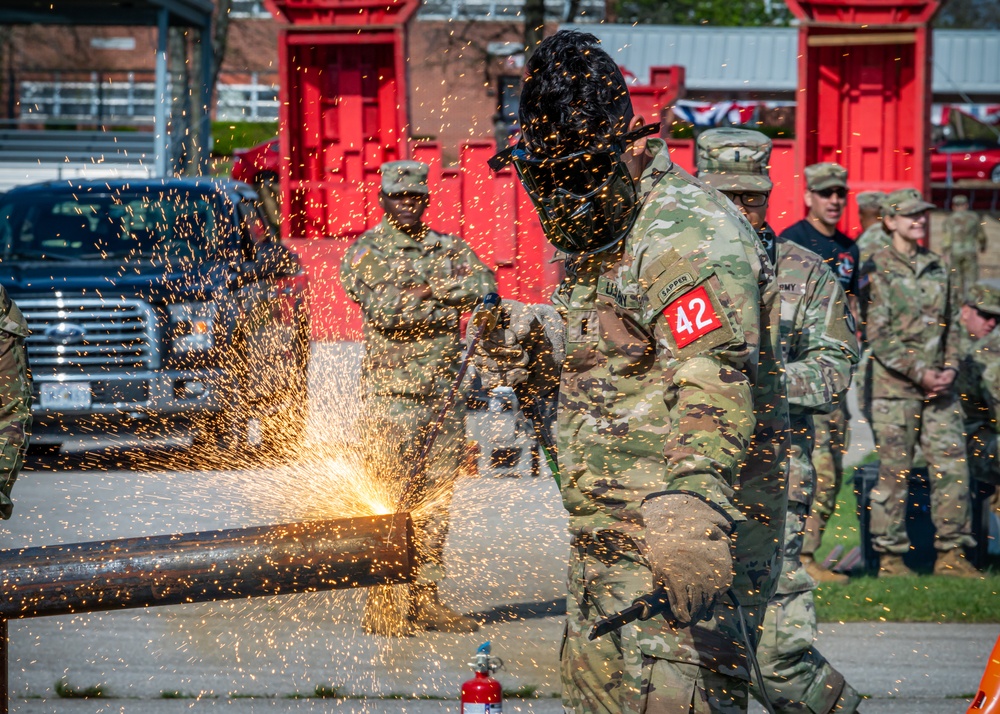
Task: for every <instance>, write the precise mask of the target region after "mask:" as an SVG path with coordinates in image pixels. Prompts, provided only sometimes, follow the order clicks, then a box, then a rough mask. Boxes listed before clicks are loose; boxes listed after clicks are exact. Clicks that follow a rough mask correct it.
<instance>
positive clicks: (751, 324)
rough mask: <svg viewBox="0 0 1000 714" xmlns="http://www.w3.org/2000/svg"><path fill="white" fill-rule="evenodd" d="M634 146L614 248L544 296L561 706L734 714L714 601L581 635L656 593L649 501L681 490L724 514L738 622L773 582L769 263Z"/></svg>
mask: <svg viewBox="0 0 1000 714" xmlns="http://www.w3.org/2000/svg"><path fill="white" fill-rule="evenodd" d="M649 150H650V151H652V152H653V153H654V158H653V161H652V163H651V165H649V166H648V167H647V170H646V172H645V173H644V175H643V181H642V189H643V192H644V194H645V203H644V205H643V207H642V208H641V210H640V213H639V216H638V218H637V220H636V223H635V225H634V227H633V229H632V230H631V232H630V233H629V235H628V237H626V238H625V240H624V241H623V242H622V243H620V244H618V245H617V246H616V247H615V248H613V249H610V250H608V251H605V252H603V253H598V254H595V255H592V256H589V257H585V258H575V259H571V260H569V261H567V278H566V280H565V281H564V282H563V283H562V284H561V285H560V286H559V288H558V289H557V291H556V293H555V295H554V297H553V302H554V303H555V305H556V307H557V309H558V310H559V311H560V313H561V314H562V315H563V316H564V318H565V320H566V359H565V361H564V363H563V371H562V376H561V382H560V387H559V410H558V445H559V467H560V474H561V490H562V497H563V504H564V505H565V507H566V509H567V510H568V511H569V514H570V516H569V528H570V532H571V534H572V536H573V541H572V543H573V545H572V548H571V552H570V566H569V590H570V596H569V598H568V599H567V613H568V617H567V634H566V638H565V641H564V645H563V651H562V655H561V667H562V678H563V704H564V707H565V709H566V710H567V711H568V712H574V713H575V714H590V713H591V712H615V713H617V712H630V713H635V714H638V713H639V712H642V711H665V710H667V709H669V710H671V711H672V710H674V709H676V708H677V706H678V704H681V705H682V706H683V707H684V710H685V711H688V707H691V709H690V710H691V711H698V712H702V711H713V712H743V711H745V710H746V707H747V701H748V700H747V684H748V682H749V679H750V673H749V669H748V666H747V661H746V658H745V656H744V652H743V644H742V638H741V637H740V635H739V633H738V629H737V628H738V618H737V613H736V609H735V607H734V606H733V605H731V604H730V603H729V602H728V601H726V600H722V601H721V602H720V603H719V604H718V605H717V606H716V607H715V614H714V617H713V618H712V619H710V620H707V621H702V622H698V623H696V624H694V625H692V626H690V627H675V626H672V623H671V621H670V620H668V619H666V618H664V617H663V616H656V617H653V618H652V619H650V620H647V621H636V622H634V623H632V624H629V625H626V626H625V627H623V628H622V629H621V630H620V631H619V632H616V633H613V634H611V635H608V636H605V637H601V638H598V639H597V640H596V641H589V640H588V638H587V634H588V632H589V631H590V629H591V627H592V625H593V624H594V622H595V620H596V619H597V618H599V617H602V616H604V615H606V614H609V613H612V612H617V611H619V610H621V609H623V608H625V607H627V606H628V605H630V604H631V602H632V600H633V599H634V598H636V597H638V596H640V595H643V594H645V593H649V592H651V591H652V590H653V589H654V582H653V574H652V572H651V571H650V569H649V566H648V565H647V563H646V561H645V559H644V558H643V557H642V555H641V554H640V548H642V547H643V545H642V544H643V534H644V531H643V527H642V523H643V521H642V517H641V514H640V505H641V504H642V503H643V500H644V499H646V498H647V497H649V496H653V495H658V494H661V493H662V492H665V491H666V492H687V493H690V494H696V495H697V496H698V497H700V498H702V499H705V500H707V501H708V502H709V503H711V504H715V506H717V508H719V509H722V510H723V511H724V512H725V513H726V514H727V515H728V516H729V517H730V518H731V519H733V521H734V522H735V530H734V540H735V546H734V567H735V578H734V581H733V585H732V588H731V592H732V593H734V594H735V595H736V596H737V597H738V599H739V601H740V603H741V604H742V607H743V608H744V609H745V610H746V611H747V614H748V616H749V618H750V623H751V627H754V626H755V624H756V623H758V622H759V620H758V618H759V616H760V613H761V611H762V609H763V607H764V605H765V604H766V603H767V601H768V599H769V598H770V596H771V595H772V594H773V592H774V589H775V587H776V584H777V578H778V575H779V567H780V562H779V558H780V551H779V548H778V545H779V541H780V538H781V530H782V528H783V523H784V512H785V509H786V505H787V501H786V495H785V433H786V430H787V409H786V405H785V398H784V393H783V387H782V384H781V378H780V362H779V360H780V354H779V353H780V344H779V334H778V314H777V310H778V307H779V306H778V300H777V290H776V287H777V286H776V285H775V283H774V281H773V269H772V267H771V264H770V262H769V260H768V258H767V256H766V254H765V253H764V251H763V246H762V245H761V244H760V241H759V240H757V239H756V238H755V236H754V234H753V231H752V229H751V228H750V226H749V224H747V222H746V219H745V218H743V216H742V215H740V214H739V213H738V212H737V211H735V209H734V208H733V207H732V205H731V204H729V203H728V202H727V201H725V199H723V198H722V197H721V196H719V195H718V194H717V193H715V192H714V191H713V190H712V189H709V188H707V187H705V186H703V185H701V184H699V183H698V182H697V181H696V180H694V179H692V178H691V177H690V176H688V175H687V174H686V173H685V172H684V171H683V170H681V169H679V168H678V167H676V166H675V165H673V163H672V162H671V161H670V158H669V154H668V153H667V151H666V148H665V145H664V143H663V142H662V141H660V140H650V141H649ZM689 313H690V314H689ZM754 409H756V410H757V411H756V414H755V412H754Z"/></svg>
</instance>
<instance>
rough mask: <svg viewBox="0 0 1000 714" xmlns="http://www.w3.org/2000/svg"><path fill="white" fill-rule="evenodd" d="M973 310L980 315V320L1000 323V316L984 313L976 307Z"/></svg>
mask: <svg viewBox="0 0 1000 714" xmlns="http://www.w3.org/2000/svg"><path fill="white" fill-rule="evenodd" d="M973 309H974V310H975V311H976V314H977V315H979V319H980V320H987V321H989V320H993V321H994V322H996V321H1000V315H997V314H995V313H992V312H983V311H982V310H980V309H979V308H978V307H974V308H973Z"/></svg>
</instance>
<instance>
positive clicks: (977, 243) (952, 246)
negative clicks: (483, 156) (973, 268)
mask: <svg viewBox="0 0 1000 714" xmlns="http://www.w3.org/2000/svg"><path fill="white" fill-rule="evenodd" d="M984 250H986V231H984V230H983V223H982V221H981V220H980V218H979V214H978V213H976V212H975V211H969V210H962V211H952V212H951V213H950V214H949V215H948V216H947V217H946V218H945V219H944V225H943V227H942V232H941V252H942V253H943V254H944V255H947V256H953V255H963V256H964V255H975V254H976V252H977V251H984Z"/></svg>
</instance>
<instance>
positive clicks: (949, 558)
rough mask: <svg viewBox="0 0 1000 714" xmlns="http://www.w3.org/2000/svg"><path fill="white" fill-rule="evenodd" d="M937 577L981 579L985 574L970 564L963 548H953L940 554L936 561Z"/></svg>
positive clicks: (935, 570)
mask: <svg viewBox="0 0 1000 714" xmlns="http://www.w3.org/2000/svg"><path fill="white" fill-rule="evenodd" d="M934 574H935V575H950V576H951V577H954V578H981V577H983V574H982V573H980V572H979V571H978V570H976V569H975V568H974V567H973V565H972V563H970V562H969V561H968V560H967V559H966V557H965V553H963V552H962V549H961V548H952V549H951V550H946V551H944V552H941V553H938V557H937V560H936V561H934Z"/></svg>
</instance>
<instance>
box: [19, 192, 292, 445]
mask: <svg viewBox="0 0 1000 714" xmlns="http://www.w3.org/2000/svg"><path fill="white" fill-rule="evenodd" d="M0 283H2V284H3V285H4V287H5V288H6V289H7V292H8V293H9V294H10V296H11V297H12V298H13V299H14V301H15V302H16V303H17V304H18V306H19V307H20V308H21V311H22V312H23V313H24V315H25V317H26V319H27V321H28V326H29V327H30V329H31V335H30V337H29V338H28V341H27V346H28V359H29V362H30V366H31V370H32V375H33V378H34V392H35V395H34V396H35V400H34V407H33V413H34V422H35V423H34V430H33V432H34V433H33V436H32V440H31V443H32V444H33V445H35V447H36V448H37V447H42V448H45V447H46V445H47V447H48V448H49V449H52V448H58V446H59V445H60V444H62V443H64V442H66V441H68V440H70V439H73V438H75V437H81V436H92V435H95V434H96V435H102V434H110V433H122V432H125V433H135V434H139V435H142V434H149V435H162V434H166V433H168V430H173V429H175V428H181V429H182V428H184V427H187V428H189V429H190V430H191V431H190V433H191V434H193V436H194V439H195V441H196V443H197V442H202V443H205V444H210V445H213V446H217V447H219V449H218V450H216V451H217V452H218V453H226V452H229V453H247V452H258V451H268V450H274V451H283V450H285V449H287V448H294V447H295V446H296V445H297V444H298V443H299V441H300V440H301V438H302V436H303V432H304V428H305V421H306V416H307V409H308V407H307V405H308V394H307V373H308V367H309V355H310V349H309V315H308V305H307V294H308V281H307V278H306V275H305V272H304V271H303V270H302V267H301V265H300V264H299V262H298V260H297V258H296V257H295V256H294V254H292V253H291V252H290V251H288V250H287V249H286V248H285V247H284V246H282V245H281V244H280V242H278V241H277V239H276V238H275V236H274V235H273V234H272V232H271V229H270V227H269V224H268V222H267V221H266V220H265V219H264V215H263V213H262V210H261V206H260V203H259V199H258V197H257V194H256V192H254V191H253V189H251V188H250V187H249V186H247V185H246V184H242V183H238V182H235V181H223V180H208V179H162V180H147V179H143V180H132V179H116V180H110V181H109V180H104V179H102V180H99V181H83V182H67V181H59V182H49V183H42V184H34V185H30V186H22V187H18V188H15V189H12V190H10V191H8V192H7V193H6V194H4V195H2V196H0Z"/></svg>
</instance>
